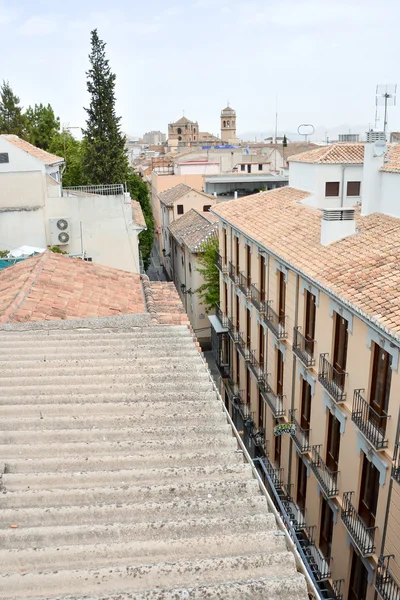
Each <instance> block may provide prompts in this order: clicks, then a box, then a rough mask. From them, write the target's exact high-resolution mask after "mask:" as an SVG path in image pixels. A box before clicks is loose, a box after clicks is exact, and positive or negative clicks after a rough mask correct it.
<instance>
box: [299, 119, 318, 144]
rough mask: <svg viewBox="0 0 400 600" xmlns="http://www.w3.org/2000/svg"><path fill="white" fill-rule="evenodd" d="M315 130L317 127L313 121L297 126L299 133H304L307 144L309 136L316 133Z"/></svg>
mask: <svg viewBox="0 0 400 600" xmlns="http://www.w3.org/2000/svg"><path fill="white" fill-rule="evenodd" d="M314 131H315V127H314V125H311V123H302V124H301V125H299V126H298V128H297V133H298V134H299V135H304V141H305V143H306V144H307V142H308V136H309V135H312V134H313V133H314Z"/></svg>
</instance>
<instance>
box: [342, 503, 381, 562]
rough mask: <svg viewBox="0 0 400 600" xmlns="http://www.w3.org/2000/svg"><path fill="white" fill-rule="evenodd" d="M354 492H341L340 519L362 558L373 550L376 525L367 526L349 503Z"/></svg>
mask: <svg viewBox="0 0 400 600" xmlns="http://www.w3.org/2000/svg"><path fill="white" fill-rule="evenodd" d="M353 494H354V492H345V493H344V494H343V505H342V521H343V523H344V525H345V527H346V529H347V531H348V533H349V535H350V537H351V539H352V540H353V542H354V544H355V546H356V548H357V550H358V551H359V553H360V554H361V556H363V557H364V558H365V557H366V556H371V555H372V554H374V552H375V545H374V542H375V530H376V527H367V526H366V524H365V523H364V521H363V519H362V518H361V517H360V515H359V514H358V512H357V511H356V509H355V508H354V506H353V505H352V503H351V497H352V495H353Z"/></svg>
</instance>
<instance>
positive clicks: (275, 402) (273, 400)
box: [260, 381, 286, 419]
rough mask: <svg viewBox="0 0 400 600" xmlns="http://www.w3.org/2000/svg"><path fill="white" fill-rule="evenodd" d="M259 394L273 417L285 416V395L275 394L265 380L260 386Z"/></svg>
mask: <svg viewBox="0 0 400 600" xmlns="http://www.w3.org/2000/svg"><path fill="white" fill-rule="evenodd" d="M260 391H261V395H262V397H263V398H264V400H265V401H266V403H267V404H268V406H269V407H270V409H271V412H272V415H273V416H274V417H275V419H279V418H281V417H284V416H285V412H286V411H285V408H284V401H283V399H284V398H285V396H277V395H276V394H274V392H273V391H272V389H271V386H270V385H269V383H268V382H267V381H266V383H265V385H264V386H263V387H261V388H260Z"/></svg>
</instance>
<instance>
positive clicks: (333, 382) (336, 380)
mask: <svg viewBox="0 0 400 600" xmlns="http://www.w3.org/2000/svg"><path fill="white" fill-rule="evenodd" d="M327 356H328V354H320V357H319V372H318V381H320V383H321V384H322V385H323V386H324V388H325V389H326V391H327V392H328V393H329V394H330V396H331V397H332V398H333V399H334V400H335V402H345V400H346V392H345V391H344V388H345V382H346V375H347V373H341V372H340V371H338V370H337V369H335V367H334V366H333V365H331V363H330V362H329V360H328V359H327V358H326V357H327Z"/></svg>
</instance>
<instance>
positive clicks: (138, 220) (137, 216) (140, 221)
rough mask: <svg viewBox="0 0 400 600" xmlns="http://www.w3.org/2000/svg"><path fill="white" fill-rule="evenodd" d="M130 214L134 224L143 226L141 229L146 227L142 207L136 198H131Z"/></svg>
mask: <svg viewBox="0 0 400 600" xmlns="http://www.w3.org/2000/svg"><path fill="white" fill-rule="evenodd" d="M132 216H133V222H134V223H135V225H138V226H139V227H143V229H147V225H146V221H145V219H144V215H143V211H142V207H141V206H140V202H138V201H137V200H132Z"/></svg>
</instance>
